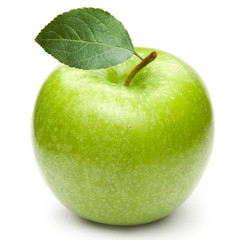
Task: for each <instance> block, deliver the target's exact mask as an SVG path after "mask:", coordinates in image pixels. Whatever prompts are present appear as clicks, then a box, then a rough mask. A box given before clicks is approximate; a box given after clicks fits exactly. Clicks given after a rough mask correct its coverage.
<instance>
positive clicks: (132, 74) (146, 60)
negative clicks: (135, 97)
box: [123, 51, 157, 86]
mask: <svg viewBox="0 0 240 240" xmlns="http://www.w3.org/2000/svg"><path fill="white" fill-rule="evenodd" d="M156 57H157V52H156V51H153V52H151V53H150V54H149V55H148V56H147V57H145V58H144V59H143V60H142V62H140V63H139V64H138V65H137V66H136V67H135V68H134V69H133V70H132V71H131V72H130V74H129V75H128V77H127V79H126V81H125V82H124V84H123V85H124V86H129V84H130V82H131V81H132V79H133V78H134V77H135V75H136V74H137V73H138V72H139V71H140V70H141V69H143V68H144V67H145V66H147V65H148V64H149V63H150V62H152V61H153V60H154V59H155V58H156Z"/></svg>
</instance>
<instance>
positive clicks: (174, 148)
mask: <svg viewBox="0 0 240 240" xmlns="http://www.w3.org/2000/svg"><path fill="white" fill-rule="evenodd" d="M153 50H154V49H147V48H136V51H137V52H138V53H139V55H141V56H143V57H145V56H147V55H148V54H149V53H150V52H151V51H153ZM156 51H157V52H158V57H157V58H156V59H155V61H153V62H152V63H151V64H149V65H147V66H146V67H145V68H143V69H142V70H141V71H140V72H139V73H138V74H137V75H136V76H135V77H134V79H133V80H132V82H131V84H130V85H129V86H124V85H123V83H124V81H125V80H126V78H127V76H128V75H129V73H130V72H131V70H132V69H133V68H134V67H135V66H136V65H137V64H138V63H139V61H140V60H139V59H138V58H137V57H136V56H132V57H131V58H130V59H128V60H127V61H126V62H124V63H122V64H119V65H117V66H114V67H111V68H106V69H100V70H90V71H86V70H80V69H76V68H71V67H68V66H66V65H60V66H59V67H58V68H57V69H56V70H55V71H54V72H53V73H52V74H51V75H50V76H49V77H48V79H47V80H46V82H45V83H44V84H43V86H42V88H41V90H40V92H39V95H38V98H37V101H36V105H35V109H34V114H33V145H34V152H35V155H36V159H37V162H38V164H39V166H40V169H41V172H42V175H43V177H44V179H45V180H46V182H47V184H48V186H49V187H50V189H51V190H52V192H53V193H54V194H55V196H56V197H57V198H58V199H59V200H60V201H61V202H62V203H63V204H64V205H65V206H66V207H67V208H68V209H70V210H71V211H73V212H74V213H76V214H77V215H79V216H81V217H82V218H85V219H89V220H92V221H96V222H101V223H106V224H114V225H136V224H143V223H148V222H152V221H155V220H157V219H160V218H162V217H164V216H166V215H168V214H170V213H171V212H173V211H174V210H175V209H176V208H178V207H179V206H180V205H181V204H182V203H183V202H184V200H186V198H187V197H188V196H189V195H190V194H191V192H192V191H193V189H194V188H195V187H196V185H197V183H198V182H199V180H200V178H201V176H202V174H203V171H204V169H205V167H206V165H207V162H208V159H209V155H210V152H211V148H212V143H213V134H214V121H213V113H212V107H211V103H210V99H209V95H208V93H207V90H206V87H205V85H204V83H203V81H202V80H201V78H200V76H199V75H198V74H197V73H196V72H195V71H194V70H193V69H192V68H191V67H190V66H189V65H188V64H186V63H185V62H184V61H182V60H181V59H179V58H177V57H175V56H173V55H171V54H168V53H166V52H163V51H160V50H156Z"/></svg>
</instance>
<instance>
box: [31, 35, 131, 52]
mask: <svg viewBox="0 0 240 240" xmlns="http://www.w3.org/2000/svg"><path fill="white" fill-rule="evenodd" d="M40 40H41V41H69V42H81V43H85V44H96V45H103V46H108V47H109V46H110V47H114V48H120V49H124V50H128V51H130V52H133V53H134V52H135V51H133V50H131V49H129V48H123V47H120V46H114V45H111V44H106V43H101V42H91V41H84V40H74V39H65V38H63V39H43V38H40ZM36 41H37V42H38V41H39V40H38V39H36Z"/></svg>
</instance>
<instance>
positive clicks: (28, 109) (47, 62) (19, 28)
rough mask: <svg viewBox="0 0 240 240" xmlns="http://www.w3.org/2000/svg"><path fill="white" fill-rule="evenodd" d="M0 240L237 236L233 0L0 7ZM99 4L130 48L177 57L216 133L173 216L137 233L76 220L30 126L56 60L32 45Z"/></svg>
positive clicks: (239, 106)
mask: <svg viewBox="0 0 240 240" xmlns="http://www.w3.org/2000/svg"><path fill="white" fill-rule="evenodd" d="M0 4H1V6H0V9H1V14H0V18H1V19H0V23H1V28H0V34H1V38H0V41H1V44H0V61H1V65H0V66H1V67H0V69H1V71H0V81H1V82H0V83H1V84H0V121H1V123H0V220H1V223H0V228H1V230H0V238H1V239H4V240H5V239H25V240H28V239H35V240H38V239H39V240H40V239H41V240H42V239H45V240H48V239H58V240H62V239H71V240H75V239H78V240H79V239H84V240H88V239H105V240H108V239H114V240H115V239H125V240H128V239H164V240H168V239H171V240H175V239H177V240H181V239H184V240H188V239H191V240H192V239H194V240H195V239H196V240H197V239H218V240H219V239H231V240H233V239H240V232H239V231H240V230H239V228H240V220H239V219H240V216H239V215H240V207H239V205H240V197H239V191H240V137H239V136H240V127H239V125H240V57H239V56H240V13H239V12H240V6H239V5H238V4H240V2H239V1H238V0H236V1H234V0H226V1H221V0H216V1H215V0H199V1H195V0H165V1H162V0H156V1H152V0H147V1H140V0H136V1H135V0H127V1H124V0H118V1H116V0H115V1H114V0H109V1H103V0H95V1H93V0H92V1H91V0H88V1H87V0H86V1H81V0H76V1H75V0H67V1H59V0H58V1H53V0H48V1H44V0H41V1H26V0H21V1H1V3H0ZM83 6H86V7H90V6H93V7H100V8H103V9H104V10H107V11H109V12H110V13H112V14H113V15H114V16H115V17H116V18H117V19H119V20H120V21H122V23H123V24H124V26H125V27H126V29H128V31H129V33H130V36H131V38H132V41H133V43H134V45H135V46H143V47H154V48H158V49H161V50H164V51H167V52H170V53H173V54H174V55H177V56H178V57H180V58H182V59H183V60H185V61H186V62H188V63H189V64H190V65H192V66H193V67H194V68H195V69H196V70H197V71H198V73H199V74H200V75H201V76H202V78H203V80H204V81H205V84H206V85H207V87H208V90H209V92H210V95H211V99H212V103H213V107H214V113H215V122H216V134H215V144H214V149H213V153H212V156H211V160H210V163H209V165H208V168H207V170H206V172H205V174H204V176H203V178H202V180H201V182H200V184H199V185H198V186H197V188H196V189H195V191H194V193H193V194H192V195H191V197H190V198H189V199H188V200H187V201H186V202H185V203H184V204H183V205H182V206H181V207H180V208H179V209H178V210H176V211H175V212H174V213H173V214H171V215H170V216H169V217H167V218H165V219H163V220H160V221H158V222H155V223H152V224H147V225H143V226H137V227H116V226H108V225H102V224H96V223H91V222H88V221H85V220H82V219H81V218H79V217H76V216H75V215H74V214H72V213H71V212H70V211H68V210H67V209H66V208H65V207H63V206H62V205H61V204H60V203H59V202H58V200H57V199H55V197H54V196H53V195H52V193H51V192H50V190H49V189H48V188H47V186H46V185H45V183H44V181H43V180H42V178H41V176H40V174H39V171H38V168H37V165H36V162H35V160H34V156H33V153H32V146H31V135H30V123H31V116H32V110H33V106H34V102H35V99H36V97H37V94H38V91H39V89H40V86H41V84H42V83H43V81H44V80H45V78H46V77H47V76H48V74H49V73H50V72H51V71H52V70H53V69H54V68H55V67H56V65H57V64H58V62H57V60H55V59H53V58H52V57H51V56H50V55H48V54H46V53H45V52H44V51H43V49H42V48H41V47H40V46H38V45H37V44H36V43H35V42H34V38H35V36H36V35H37V33H38V32H39V31H40V30H41V29H42V28H43V27H44V26H45V25H46V24H47V23H48V22H49V21H50V20H52V19H53V18H54V17H55V16H56V15H57V14H60V13H62V12H64V11H68V10H70V9H73V8H79V7H83Z"/></svg>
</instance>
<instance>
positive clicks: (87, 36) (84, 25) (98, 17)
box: [35, 8, 135, 70]
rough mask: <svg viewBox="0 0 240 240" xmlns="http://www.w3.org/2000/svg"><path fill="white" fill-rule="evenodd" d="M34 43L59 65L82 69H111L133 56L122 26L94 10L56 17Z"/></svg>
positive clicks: (125, 31) (106, 15)
mask: <svg viewBox="0 0 240 240" xmlns="http://www.w3.org/2000/svg"><path fill="white" fill-rule="evenodd" d="M35 40H36V42H37V43H38V44H39V45H40V46H41V47H43V48H44V50H45V51H46V52H48V53H49V54H51V55H52V56H53V57H55V58H56V59H58V60H59V61H60V62H62V63H64V64H66V65H68V66H70V67H76V68H80V69H86V70H88V69H100V68H107V67H111V66H115V65H117V64H120V63H122V62H124V61H126V60H127V59H128V58H129V57H131V56H132V54H133V53H135V50H134V48H133V45H132V42H131V39H130V37H129V35H128V32H127V30H126V29H125V28H124V26H123V25H122V23H121V22H119V21H118V20H117V19H116V18H114V17H113V16H112V15H111V14H109V13H108V12H106V11H103V10H102V9H96V8H80V9H74V10H71V11H69V12H65V13H63V14H61V15H58V16H57V17H56V18H54V19H53V20H52V21H51V22H50V23H49V24H48V25H47V26H46V27H45V28H44V29H42V31H41V32H40V33H39V34H38V36H37V37H36V39H35Z"/></svg>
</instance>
